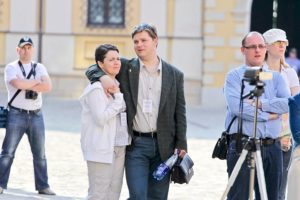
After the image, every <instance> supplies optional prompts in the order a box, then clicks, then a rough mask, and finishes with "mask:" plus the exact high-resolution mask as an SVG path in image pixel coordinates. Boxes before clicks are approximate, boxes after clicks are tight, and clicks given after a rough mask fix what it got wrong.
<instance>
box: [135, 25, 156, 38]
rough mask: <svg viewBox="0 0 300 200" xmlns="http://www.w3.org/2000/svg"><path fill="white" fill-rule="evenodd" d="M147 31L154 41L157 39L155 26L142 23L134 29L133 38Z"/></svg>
mask: <svg viewBox="0 0 300 200" xmlns="http://www.w3.org/2000/svg"><path fill="white" fill-rule="evenodd" d="M143 31H146V32H147V33H148V34H149V35H150V37H151V38H152V39H155V38H157V30H156V27H155V26H154V25H151V24H147V23H142V24H139V25H137V26H136V27H134V28H133V31H132V33H131V38H133V37H134V36H135V34H137V33H140V32H143Z"/></svg>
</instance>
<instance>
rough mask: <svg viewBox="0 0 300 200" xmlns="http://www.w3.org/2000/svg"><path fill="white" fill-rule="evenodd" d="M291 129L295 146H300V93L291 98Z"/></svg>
mask: <svg viewBox="0 0 300 200" xmlns="http://www.w3.org/2000/svg"><path fill="white" fill-rule="evenodd" d="M289 107H290V128H291V131H292V135H293V139H294V146H295V147H296V146H298V145H299V144H300V93H298V94H297V95H295V96H293V97H291V98H289Z"/></svg>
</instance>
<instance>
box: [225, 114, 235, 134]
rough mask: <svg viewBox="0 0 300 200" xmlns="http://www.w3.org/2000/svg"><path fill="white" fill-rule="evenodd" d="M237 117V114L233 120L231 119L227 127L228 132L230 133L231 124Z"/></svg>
mask: <svg viewBox="0 0 300 200" xmlns="http://www.w3.org/2000/svg"><path fill="white" fill-rule="evenodd" d="M235 119H236V116H234V117H233V118H232V119H231V121H230V123H229V125H228V127H227V129H226V132H227V133H229V131H230V127H231V125H232V124H233V122H234V120H235Z"/></svg>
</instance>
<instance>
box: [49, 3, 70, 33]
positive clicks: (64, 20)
mask: <svg viewBox="0 0 300 200" xmlns="http://www.w3.org/2000/svg"><path fill="white" fill-rule="evenodd" d="M45 8H46V13H45V18H46V19H45V22H46V23H45V25H46V27H45V31H46V32H47V33H71V19H72V10H71V9H72V1H71V0H46V5H45Z"/></svg>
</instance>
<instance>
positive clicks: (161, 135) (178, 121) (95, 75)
mask: <svg viewBox="0 0 300 200" xmlns="http://www.w3.org/2000/svg"><path fill="white" fill-rule="evenodd" d="M121 61H122V66H121V70H120V73H119V74H118V76H117V79H118V80H119V82H120V89H121V91H122V93H123V94H124V99H125V102H126V106H127V122H128V130H129V133H130V134H131V135H133V130H132V127H133V120H134V117H135V114H136V110H137V99H138V86H139V72H140V66H139V60H138V59H137V58H134V59H131V60H127V59H123V58H122V60H121ZM103 74H104V73H103V72H102V71H100V69H99V68H98V66H97V65H92V66H90V67H89V68H88V70H87V71H86V76H87V77H88V78H89V80H90V81H91V82H95V81H98V80H99V77H101V76H102V75H103ZM183 79H184V78H183V73H182V72H180V71H179V70H178V69H176V68H175V67H173V66H172V65H170V64H168V63H166V62H165V61H163V60H162V88H161V98H160V104H159V112H158V119H157V141H158V149H159V153H160V156H161V159H162V160H166V159H167V158H168V157H169V156H170V155H171V154H173V152H174V149H175V148H178V149H184V150H187V140H186V110H185V98H184V88H183V81H184V80H183ZM128 149H129V150H130V148H128Z"/></svg>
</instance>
